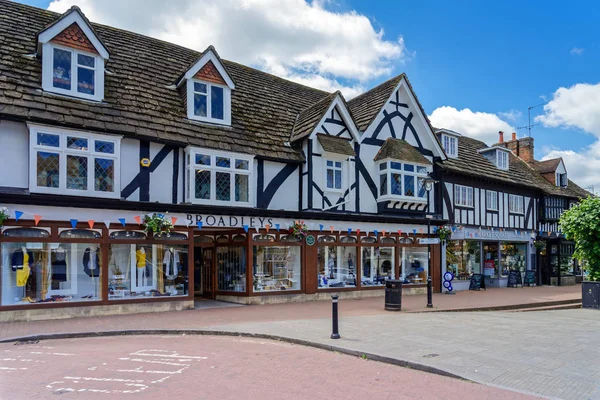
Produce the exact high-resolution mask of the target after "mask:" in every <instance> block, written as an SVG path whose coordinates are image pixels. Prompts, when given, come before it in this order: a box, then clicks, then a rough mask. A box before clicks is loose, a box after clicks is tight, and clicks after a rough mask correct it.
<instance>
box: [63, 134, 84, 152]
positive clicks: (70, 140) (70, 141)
mask: <svg viewBox="0 0 600 400" xmlns="http://www.w3.org/2000/svg"><path fill="white" fill-rule="evenodd" d="M67 148H69V149H73V150H87V149H88V140H87V139H85V138H78V137H72V136H68V137H67Z"/></svg>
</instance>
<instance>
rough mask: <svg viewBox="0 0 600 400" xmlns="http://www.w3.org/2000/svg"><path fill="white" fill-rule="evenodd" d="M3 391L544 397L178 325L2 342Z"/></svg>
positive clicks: (300, 398) (21, 395)
mask: <svg viewBox="0 0 600 400" xmlns="http://www.w3.org/2000/svg"><path fill="white" fill-rule="evenodd" d="M0 393H4V394H5V395H7V396H9V397H4V398H10V399H14V400H21V399H23V400H24V399H32V398H36V399H50V398H56V397H57V396H60V398H61V399H66V400H68V399H83V400H85V399H98V398H107V399H108V398H126V397H129V396H131V397H135V398H136V399H138V398H139V399H159V398H160V399H163V398H169V399H171V398H174V399H189V398H194V399H222V400H229V399H236V400H238V399H258V398H260V399H265V400H271V399H273V400H275V399H277V400H279V399H284V398H288V399H295V400H296V399H297V400H304V399H306V400H309V399H311V400H312V399H350V400H352V399H360V400H369V399H378V400H379V399H423V400H429V399H447V400H454V399H457V400H458V399H478V400H479V399H507V400H508V399H514V400H526V399H535V398H536V397H532V396H528V395H525V394H521V393H517V392H514V391H508V390H504V389H500V388H496V387H490V386H485V385H479V384H475V383H472V382H467V381H463V380H459V379H452V378H448V377H443V376H439V375H434V374H429V373H426V372H421V371H414V370H410V369H406V368H401V367H397V366H392V365H386V364H382V363H379V362H375V361H370V360H364V359H361V358H357V357H351V356H348V355H343V354H339V353H332V352H327V351H323V350H319V349H315V348H311V347H304V346H298V345H292V344H289V343H282V342H274V341H269V340H258V339H249V338H233V337H213V336H201V337H198V336H175V335H170V336H126V337H123V336H122V337H106V338H88V339H66V340H54V341H42V342H40V343H38V344H32V345H20V346H15V345H13V344H6V343H5V344H0Z"/></svg>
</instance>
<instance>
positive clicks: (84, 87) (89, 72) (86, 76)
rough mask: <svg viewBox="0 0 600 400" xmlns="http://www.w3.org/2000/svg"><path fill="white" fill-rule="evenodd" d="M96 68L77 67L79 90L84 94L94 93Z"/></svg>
mask: <svg viewBox="0 0 600 400" xmlns="http://www.w3.org/2000/svg"><path fill="white" fill-rule="evenodd" d="M94 74H95V73H94V70H93V69H88V68H81V67H79V68H77V91H78V92H79V93H84V94H91V95H93V94H94Z"/></svg>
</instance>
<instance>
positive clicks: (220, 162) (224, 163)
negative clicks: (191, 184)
mask: <svg viewBox="0 0 600 400" xmlns="http://www.w3.org/2000/svg"><path fill="white" fill-rule="evenodd" d="M215 162H216V164H217V167H223V168H231V160H230V159H229V158H227V157H217V159H216V161H215Z"/></svg>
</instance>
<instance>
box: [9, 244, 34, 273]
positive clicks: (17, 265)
mask: <svg viewBox="0 0 600 400" xmlns="http://www.w3.org/2000/svg"><path fill="white" fill-rule="evenodd" d="M25 255H28V256H29V260H33V253H32V252H31V251H29V250H27V249H26V248H24V247H22V248H20V249H17V250H15V252H14V253H13V254H12V270H13V271H16V270H18V269H23V265H24V262H25Z"/></svg>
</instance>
